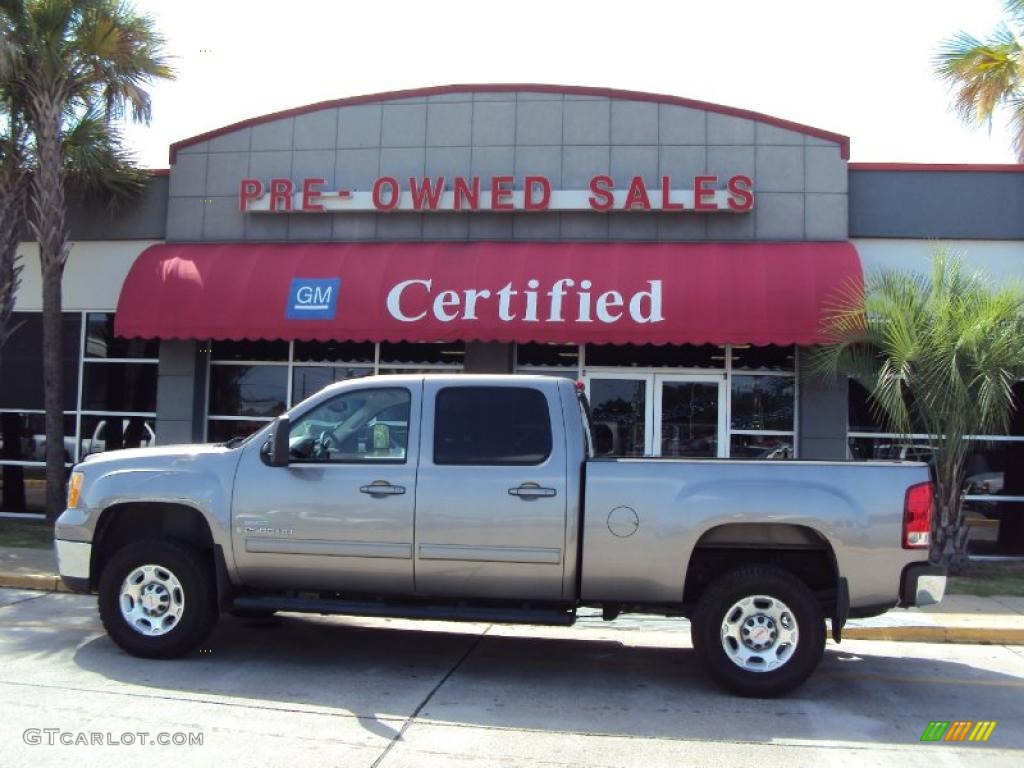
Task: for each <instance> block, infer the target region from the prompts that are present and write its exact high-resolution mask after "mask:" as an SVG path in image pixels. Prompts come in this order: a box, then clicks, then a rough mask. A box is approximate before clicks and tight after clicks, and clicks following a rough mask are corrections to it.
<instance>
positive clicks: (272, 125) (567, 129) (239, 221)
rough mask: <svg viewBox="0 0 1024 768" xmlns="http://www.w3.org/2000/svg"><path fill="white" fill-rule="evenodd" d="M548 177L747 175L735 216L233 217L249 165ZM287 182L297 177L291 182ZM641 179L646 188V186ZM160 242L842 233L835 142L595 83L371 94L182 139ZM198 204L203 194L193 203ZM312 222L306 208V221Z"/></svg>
mask: <svg viewBox="0 0 1024 768" xmlns="http://www.w3.org/2000/svg"><path fill="white" fill-rule="evenodd" d="M527 174H541V175H544V176H547V177H548V178H549V179H550V181H551V183H552V186H553V187H554V188H556V189H586V188H587V185H588V183H589V180H590V179H591V178H592V177H593V176H595V175H599V174H607V175H611V176H612V177H613V179H614V180H615V184H616V187H617V188H620V189H625V188H626V187H627V186H628V184H629V181H630V179H631V178H632V177H633V176H637V175H639V176H642V177H643V178H644V180H645V182H646V183H647V184H648V186H649V187H651V188H653V190H658V189H659V188H660V180H661V177H662V176H664V175H668V176H671V177H672V178H673V187H674V188H676V189H680V188H690V187H692V184H693V182H692V177H693V176H696V175H714V176H717V177H718V182H717V186H718V187H719V188H723V187H724V186H725V183H726V181H727V179H728V177H730V176H732V175H734V174H744V175H747V176H750V177H751V178H752V179H753V180H754V189H755V195H756V201H755V204H754V209H753V211H752V212H750V213H747V214H694V213H690V212H685V213H679V214H676V213H654V214H649V215H646V216H645V215H637V214H636V213H626V212H611V213H606V214H602V213H596V212H589V211H588V212H580V213H567V212H561V213H560V212H549V213H539V214H531V215H529V216H522V215H515V214H508V215H506V214H487V213H478V214H472V213H469V214H462V215H451V214H423V215H415V214H375V213H359V214H322V215H320V214H300V213H296V214H290V215H289V214H281V215H275V216H270V215H266V214H244V215H243V214H241V213H239V212H238V210H237V202H236V196H237V194H238V182H239V181H240V179H241V178H243V177H254V178H259V179H261V180H262V181H263V182H264V183H266V182H267V181H268V180H269V179H271V178H289V179H292V180H294V181H295V182H296V184H297V185H298V184H299V183H301V180H302V178H304V177H319V178H323V179H325V180H326V186H327V188H328V189H330V188H331V187H334V186H345V187H348V188H352V189H356V190H368V189H369V188H370V187H371V185H372V183H373V181H374V180H375V179H376V178H377V177H379V176H382V175H391V176H395V177H396V178H398V179H399V181H400V182H401V183H402V184H403V185H404V184H405V182H406V181H407V179H408V177H409V176H422V175H429V176H431V177H435V178H436V177H438V176H444V177H445V180H446V186H447V187H448V188H449V189H450V188H451V187H452V184H453V179H454V178H455V177H457V176H470V175H479V176H481V177H482V180H481V188H482V189H483V190H487V189H489V187H490V183H489V178H488V177H490V176H496V175H502V176H505V175H514V176H515V178H516V187H517V188H520V187H521V183H522V177H523V176H525V175H527ZM297 188H298V186H297ZM653 190H652V191H653ZM169 194H170V199H169V201H168V208H167V239H168V240H170V241H195V240H202V239H209V240H213V241H221V242H222V241H226V240H250V241H260V240H264V241H266V240H296V241H310V240H331V239H335V240H385V239H402V240H406V239H424V240H437V239H453V240H462V239H466V238H472V239H491V238H494V239H509V238H511V239H518V238H522V239H531V240H532V239H553V240H576V239H581V240H594V239H597V240H601V239H612V240H661V241H681V242H686V241H698V242H699V241H706V240H726V241H742V240H751V239H764V240H804V239H808V240H844V239H846V237H847V228H848V220H849V215H848V212H847V211H848V205H847V167H846V161H845V160H843V159H842V157H841V154H840V147H839V145H838V144H836V143H834V142H829V141H827V140H825V139H821V138H818V137H813V136H808V135H806V134H804V133H801V132H799V131H795V130H790V129H788V128H786V127H782V126H778V125H775V124H771V123H764V122H759V121H756V120H753V119H751V118H750V117H747V116H742V115H734V114H724V113H721V112H712V111H705V110H702V109H697V108H693V107H687V106H682V105H677V104H665V103H657V102H654V101H648V100H631V99H620V98H608V97H607V96H602V95H599V94H565V95H563V94H559V93H549V92H504V91H495V92H477V93H469V92H467V93H437V94H431V95H430V96H420V97H411V98H405V99H394V100H388V101H384V102H381V103H376V104H359V105H353V106H340V107H339V106H328V107H325V108H324V109H321V110H317V111H313V112H309V113H305V114H298V115H294V116H292V117H286V118H282V119H280V120H274V121H271V122H267V123H262V124H258V125H253V126H250V127H245V128H241V129H239V130H238V131H234V132H231V133H228V134H224V135H222V136H217V137H214V138H211V139H209V140H206V141H203V142H200V143H197V144H195V145H192V146H188V147H183V148H181V150H180V151H179V153H178V155H177V159H176V162H175V163H174V165H173V166H172V168H171V174H170V180H169ZM206 201H209V202H206ZM317 219H319V221H316V220H317Z"/></svg>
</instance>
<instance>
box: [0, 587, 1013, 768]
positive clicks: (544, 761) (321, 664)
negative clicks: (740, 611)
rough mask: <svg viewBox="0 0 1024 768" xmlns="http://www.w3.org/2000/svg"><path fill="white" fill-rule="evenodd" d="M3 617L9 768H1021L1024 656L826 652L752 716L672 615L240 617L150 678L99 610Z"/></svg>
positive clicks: (42, 606)
mask: <svg viewBox="0 0 1024 768" xmlns="http://www.w3.org/2000/svg"><path fill="white" fill-rule="evenodd" d="M0 606H2V607H0V702H2V710H3V717H2V718H0V750H2V751H0V755H3V757H2V760H0V762H2V763H3V764H4V765H5V766H22V765H25V766H41V765H65V766H78V765H82V766H85V765H100V764H103V765H110V766H129V765H131V766H137V765H147V766H157V765H171V764H173V765H177V766H189V765H211V766H212V765H217V766H221V768H223V767H224V766H227V765H245V766H250V765H267V766H279V765H282V764H289V765H298V766H304V767H305V766H319V765H332V766H365V767H369V766H384V767H386V768H392V767H394V766H410V767H412V766H416V767H417V768H424V767H430V766H475V765H501V766H518V765H540V766H644V767H645V768H653V767H658V766H673V768H676V767H678V766H684V765H700V766H718V765H722V766H725V765H730V766H731V765H739V764H743V763H744V762H747V761H749V762H752V763H753V762H756V763H757V764H759V765H775V764H785V765H787V766H799V765H815V766H822V765H832V764H835V765H843V766H850V765H857V766H860V765H887V764H897V763H898V764H900V765H901V766H916V765H922V766H923V765H928V766H941V765H947V764H948V765H963V764H978V765H981V764H982V763H984V764H985V765H986V766H1001V765H1014V766H1019V765H1022V764H1024V647H1021V646H1018V647H1009V646H981V645H928V644H918V643H884V642H868V641H847V642H844V643H843V644H842V645H841V646H835V645H833V644H832V643H831V642H830V644H829V647H828V649H827V650H826V654H825V659H824V661H823V663H822V666H821V668H820V669H819V670H818V672H817V674H816V675H815V676H814V677H813V678H812V679H811V681H810V682H809V683H808V684H807V685H805V686H804V687H803V688H801V689H800V690H799V691H798V692H797V693H796V694H795V695H791V696H789V697H788V698H785V699H781V700H776V701H758V700H746V699H738V698H734V697H732V696H729V695H727V694H725V693H722V692H721V691H719V690H718V689H717V688H716V687H714V686H713V685H712V684H711V683H710V682H709V681H708V680H707V679H706V678H705V677H704V675H703V674H702V672H701V670H700V668H699V667H698V665H697V662H696V659H695V658H694V656H693V653H692V651H691V650H690V645H689V631H688V628H687V627H686V625H685V623H683V622H674V621H668V620H665V619H651V620H636V619H628V620H623V621H620V622H615V623H612V624H602V623H601V622H600V621H598V620H596V619H588V620H585V621H583V622H581V623H580V624H578V625H577V626H576V627H573V628H571V629H547V628H536V627H507V626H498V625H483V624H450V623H442V622H436V623H414V622H407V621H388V620H370V619H355V618H341V617H329V618H328V617H309V616H298V615H288V616H285V617H282V618H280V619H275V620H272V621H270V622H245V621H240V620H237V619H233V618H224V619H222V620H221V622H220V624H219V625H218V627H217V630H216V631H215V633H214V634H213V636H212V637H211V639H210V640H209V642H208V643H207V644H206V645H205V646H204V647H203V648H202V649H201V650H200V651H199V652H197V653H195V654H193V655H192V656H191V657H189V658H187V659H182V660H177V661H163V662H153V661H143V660H140V659H135V658H132V657H130V656H127V655H125V654H123V653H122V652H121V651H119V650H118V649H117V648H116V647H115V646H114V645H113V643H111V642H110V641H109V640H108V639H107V637H106V636H105V635H104V634H103V632H102V628H101V627H100V624H99V621H98V619H97V617H96V613H95V600H94V599H93V598H90V597H83V596H78V595H69V594H56V593H46V592H33V591H28V590H0ZM932 720H974V721H977V720H995V721H997V723H998V724H997V726H996V727H995V729H994V731H993V732H992V735H991V737H990V739H989V741H988V742H987V743H983V744H974V743H963V744H951V743H921V742H920V738H921V734H922V732H923V731H924V729H925V727H926V726H927V725H928V723H929V722H930V721H932ZM196 734H201V739H202V744H195V743H193V744H188V743H185V744H174V743H170V744H167V745H161V744H151V743H149V742H150V741H153V740H156V739H157V738H165V739H167V740H172V741H173V740H175V739H178V740H187V739H189V738H195V735H196ZM90 740H94V741H98V742H102V743H88V742H89V741H90ZM50 741H52V742H53V743H52V744H51V743H48V742H50ZM62 741H63V742H68V743H62ZM35 742H38V743H35ZM126 742H131V743H126Z"/></svg>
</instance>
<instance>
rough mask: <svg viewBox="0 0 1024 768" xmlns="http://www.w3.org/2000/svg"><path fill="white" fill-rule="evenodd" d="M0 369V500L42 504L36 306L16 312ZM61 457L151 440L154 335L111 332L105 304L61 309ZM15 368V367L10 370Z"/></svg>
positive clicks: (5, 505)
mask: <svg viewBox="0 0 1024 768" xmlns="http://www.w3.org/2000/svg"><path fill="white" fill-rule="evenodd" d="M12 325H13V326H14V327H15V330H14V332H13V334H12V335H11V337H10V339H9V340H8V342H7V345H6V346H5V348H4V354H3V362H2V364H3V372H4V374H3V375H2V376H0V475H2V480H0V482H2V487H0V508H2V509H4V510H7V511H25V510H29V511H40V512H41V511H43V498H44V496H45V492H44V483H45V469H44V463H45V459H46V437H45V434H46V429H45V418H44V414H43V359H42V348H43V341H42V314H41V313H39V312H16V313H14V316H13V317H12ZM62 328H63V339H62V340H63V344H62V356H63V366H62V370H63V379H64V381H63V385H64V407H65V411H64V460H65V464H66V465H67V466H68V467H70V466H71V465H72V464H73V463H75V462H76V461H81V460H82V459H83V458H84V457H85V456H87V455H88V454H90V453H96V452H98V451H102V450H112V449H114V448H121V447H133V446H136V445H151V444H153V442H155V440H156V431H155V430H156V427H155V425H156V379H157V376H156V374H157V367H158V366H157V356H158V349H159V343H158V342H156V341H144V340H139V339H119V338H117V337H115V336H114V331H113V328H114V315H113V313H110V312H65V313H64V315H63V318H62ZM15 372H16V373H15Z"/></svg>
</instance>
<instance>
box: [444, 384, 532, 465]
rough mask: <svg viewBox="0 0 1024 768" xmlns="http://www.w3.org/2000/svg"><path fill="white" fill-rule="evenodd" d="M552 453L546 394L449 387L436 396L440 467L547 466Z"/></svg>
mask: <svg viewBox="0 0 1024 768" xmlns="http://www.w3.org/2000/svg"><path fill="white" fill-rule="evenodd" d="M550 455H551V420H550V418H549V416H548V403H547V400H546V399H545V397H544V395H543V394H542V393H541V392H539V391H537V390H536V389H529V388H527V387H445V388H444V389H442V390H440V391H439V392H438V393H437V405H436V413H435V417H434V463H435V464H477V465H481V464H483V465H494V464H518V465H533V464H542V463H543V462H544V461H545V460H547V458H548V456H550Z"/></svg>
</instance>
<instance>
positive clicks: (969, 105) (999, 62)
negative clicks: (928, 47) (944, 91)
mask: <svg viewBox="0 0 1024 768" xmlns="http://www.w3.org/2000/svg"><path fill="white" fill-rule="evenodd" d="M1003 10H1004V12H1005V13H1006V16H1007V20H1006V21H1003V22H1000V23H999V25H998V26H997V27H996V28H995V29H994V30H993V31H992V32H991V34H990V35H989V36H988V37H987V38H986V39H984V40H979V39H978V38H976V37H974V36H973V35H970V34H968V33H967V32H963V31H961V32H958V33H957V34H955V35H954V36H953V37H950V38H948V39H947V40H945V41H943V43H942V47H941V48H940V49H939V52H938V54H937V55H936V57H935V69H936V71H937V72H938V74H939V77H941V78H942V79H943V80H945V81H946V83H947V84H948V85H949V86H950V89H951V90H952V92H953V109H954V111H955V112H956V113H957V114H958V115H959V116H960V118H961V119H962V120H963V121H964V122H965V123H968V124H982V125H987V126H989V127H991V125H992V118H993V116H994V114H995V113H996V112H997V111H999V110H1001V109H1005V110H1007V111H1008V112H1009V118H1010V127H1011V129H1012V132H1013V149H1014V151H1015V152H1016V153H1017V159H1018V160H1019V161H1020V162H1022V163H1024V44H1022V41H1021V36H1022V35H1024V0H1004V3H1003Z"/></svg>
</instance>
